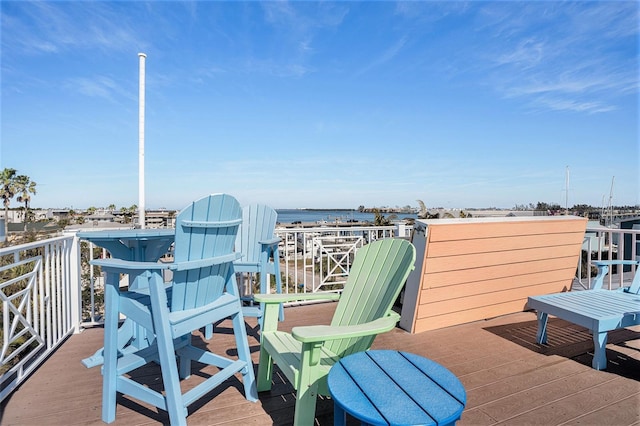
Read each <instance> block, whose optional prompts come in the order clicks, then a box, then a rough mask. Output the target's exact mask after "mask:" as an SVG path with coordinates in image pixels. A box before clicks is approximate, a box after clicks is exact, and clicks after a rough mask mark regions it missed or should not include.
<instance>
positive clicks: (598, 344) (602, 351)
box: [591, 331, 607, 370]
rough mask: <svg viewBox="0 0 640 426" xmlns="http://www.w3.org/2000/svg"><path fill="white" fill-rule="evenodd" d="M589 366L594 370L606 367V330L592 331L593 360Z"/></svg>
mask: <svg viewBox="0 0 640 426" xmlns="http://www.w3.org/2000/svg"><path fill="white" fill-rule="evenodd" d="M591 366H592V367H593V368H595V369H596V370H605V369H606V368H607V332H606V331H602V332H600V333H598V332H597V331H593V361H592V362H591Z"/></svg>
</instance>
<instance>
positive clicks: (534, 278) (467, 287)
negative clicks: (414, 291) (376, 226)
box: [420, 268, 575, 304]
mask: <svg viewBox="0 0 640 426" xmlns="http://www.w3.org/2000/svg"><path fill="white" fill-rule="evenodd" d="M574 272H575V271H574V269H573V268H571V269H564V270H562V269H561V270H555V271H553V270H549V271H544V272H539V273H534V274H526V275H516V276H507V277H501V278H494V279H488V280H481V281H474V282H469V283H462V284H458V285H448V286H438V287H432V288H428V289H423V290H422V291H421V292H420V301H421V302H422V303H423V304H426V303H434V302H440V301H444V300H454V299H458V298H461V297H468V296H474V295H478V294H483V293H487V294H490V293H495V292H499V291H503V290H509V289H513V288H520V287H528V288H531V287H535V286H538V285H544V284H548V283H552V282H554V283H558V282H561V283H563V284H564V288H563V290H562V291H566V290H569V288H568V286H567V285H566V283H568V282H569V281H570V280H571V277H572V276H573V273H574ZM445 274H446V273H445ZM435 280H437V278H436V277H433V276H432V277H430V279H429V281H435ZM536 291H537V289H536ZM540 294H542V293H540Z"/></svg>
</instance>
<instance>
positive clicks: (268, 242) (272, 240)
mask: <svg viewBox="0 0 640 426" xmlns="http://www.w3.org/2000/svg"><path fill="white" fill-rule="evenodd" d="M258 243H259V244H262V245H263V246H273V245H276V244H280V237H274V238H270V239H268V240H261V241H258Z"/></svg>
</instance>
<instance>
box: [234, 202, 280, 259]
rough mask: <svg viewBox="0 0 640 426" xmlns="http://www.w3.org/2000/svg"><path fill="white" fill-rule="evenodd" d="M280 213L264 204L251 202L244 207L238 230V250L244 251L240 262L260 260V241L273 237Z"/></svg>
mask: <svg viewBox="0 0 640 426" xmlns="http://www.w3.org/2000/svg"><path fill="white" fill-rule="evenodd" d="M277 219H278V213H277V212H276V211H275V210H274V209H272V208H271V207H269V206H266V205H263V204H250V205H248V206H245V207H244V208H243V209H242V225H241V226H240V229H239V230H238V237H237V239H236V251H239V252H240V253H242V258H241V259H240V262H243V263H244V262H246V263H258V262H259V261H260V254H261V246H260V244H259V242H260V241H263V240H267V239H271V238H273V235H274V230H275V227H276V221H277Z"/></svg>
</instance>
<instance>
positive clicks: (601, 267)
mask: <svg viewBox="0 0 640 426" xmlns="http://www.w3.org/2000/svg"><path fill="white" fill-rule="evenodd" d="M593 264H594V265H595V266H597V267H598V275H596V277H595V279H594V280H593V285H592V286H591V290H600V289H601V288H602V285H603V283H604V277H605V276H606V275H607V274H608V273H609V267H611V266H613V265H636V266H638V265H640V262H638V261H635V260H598V261H596V262H593ZM636 273H637V272H636Z"/></svg>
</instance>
